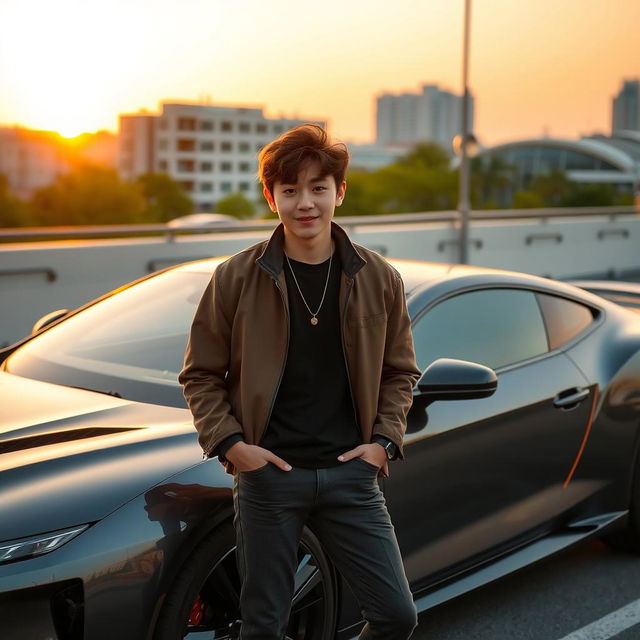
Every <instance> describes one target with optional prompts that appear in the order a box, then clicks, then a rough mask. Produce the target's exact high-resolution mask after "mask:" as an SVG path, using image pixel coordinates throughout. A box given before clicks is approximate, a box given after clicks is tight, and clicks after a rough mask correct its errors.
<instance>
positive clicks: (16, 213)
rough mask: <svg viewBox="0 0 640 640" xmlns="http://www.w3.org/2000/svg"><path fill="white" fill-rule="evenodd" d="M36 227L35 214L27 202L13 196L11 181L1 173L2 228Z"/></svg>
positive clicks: (0, 222) (0, 205) (0, 218)
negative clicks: (10, 190) (10, 188)
mask: <svg viewBox="0 0 640 640" xmlns="http://www.w3.org/2000/svg"><path fill="white" fill-rule="evenodd" d="M33 225H34V219H33V214H32V212H31V209H30V208H29V205H28V204H27V203H26V202H23V201H22V200H20V199H18V198H16V197H15V196H12V195H11V193H10V192H9V181H8V180H7V178H6V176H4V175H3V174H1V173H0V227H28V226H33Z"/></svg>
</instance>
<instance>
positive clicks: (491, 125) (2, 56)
mask: <svg viewBox="0 0 640 640" xmlns="http://www.w3.org/2000/svg"><path fill="white" fill-rule="evenodd" d="M463 6H464V1H463V0H394V1H390V0H387V1H384V2H380V1H376V0H324V1H320V2H317V1H316V2H304V1H302V0H298V1H297V2H291V1H286V0H269V1H259V0H234V1H223V0H171V1H169V0H108V1H107V0H81V1H80V0H55V1H51V0H39V1H34V0H0V24H1V25H2V36H1V37H0V124H1V125H5V126H6V125H13V124H21V125H24V126H27V127H30V128H37V129H47V130H55V131H59V132H60V133H62V134H65V135H75V134H78V133H80V132H83V131H95V130H98V129H110V130H113V131H115V130H116V129H117V117H118V114H119V113H131V112H136V111H138V110H140V109H141V108H146V109H148V110H150V111H153V112H155V111H157V109H158V105H159V103H160V102H161V101H163V100H174V101H178V100H185V101H198V100H199V99H201V98H202V97H203V96H205V95H208V96H210V97H211V99H212V101H213V102H214V103H216V104H218V103H222V104H234V105H235V104H242V105H261V106H264V108H265V112H266V114H267V115H269V116H276V115H279V114H284V115H287V116H300V117H303V118H304V117H307V118H325V119H328V120H329V122H330V125H331V128H332V131H333V133H334V134H335V135H337V136H339V137H340V138H342V139H344V140H355V141H361V142H365V141H370V140H372V139H373V137H374V133H375V128H374V124H375V122H374V118H375V96H376V95H377V94H379V93H381V92H384V91H389V92H401V91H417V90H418V89H419V87H420V85H421V84H426V83H435V84H439V85H440V86H441V87H443V88H446V89H449V90H453V91H455V92H460V90H461V57H462V53H461V52H462V13H463ZM638 77H640V0H474V1H473V5H472V37H471V67H470V84H471V87H472V90H473V92H474V94H475V98H476V121H475V129H476V134H477V136H478V137H479V139H480V140H481V141H482V142H483V143H485V144H492V143H496V142H501V141H505V140H510V139H514V138H521V137H527V136H539V135H543V134H544V133H546V134H547V135H551V136H566V137H576V136H579V135H580V134H585V133H591V132H593V131H600V132H609V128H610V118H611V116H610V111H611V98H612V96H613V95H614V94H615V93H617V91H618V90H619V88H620V86H621V84H622V80H623V79H625V78H627V79H629V78H638Z"/></svg>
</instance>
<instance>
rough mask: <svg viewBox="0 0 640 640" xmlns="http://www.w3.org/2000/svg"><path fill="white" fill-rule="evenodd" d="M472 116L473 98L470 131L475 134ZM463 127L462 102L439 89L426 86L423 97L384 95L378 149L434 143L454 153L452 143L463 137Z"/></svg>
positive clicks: (379, 109) (471, 111) (378, 121)
mask: <svg viewBox="0 0 640 640" xmlns="http://www.w3.org/2000/svg"><path fill="white" fill-rule="evenodd" d="M473 116H474V101H473V96H470V99H469V113H468V117H467V126H468V130H469V131H473ZM461 125H462V98H461V97H460V96H457V95H455V94H453V93H451V92H449V91H442V90H440V89H439V88H438V86H437V85H423V87H422V92H421V93H402V94H400V95H393V94H391V93H384V94H382V95H381V96H378V99H377V113H376V143H377V144H378V145H389V144H395V145H398V144H403V145H413V144H416V143H418V142H435V143H437V144H439V145H440V146H441V147H442V148H443V149H445V150H446V151H448V152H451V142H452V140H453V138H454V137H455V136H456V135H458V134H460V133H461V130H462V126H461Z"/></svg>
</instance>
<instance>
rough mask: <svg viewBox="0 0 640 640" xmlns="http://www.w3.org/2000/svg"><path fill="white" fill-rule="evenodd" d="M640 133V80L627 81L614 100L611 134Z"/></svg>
mask: <svg viewBox="0 0 640 640" xmlns="http://www.w3.org/2000/svg"><path fill="white" fill-rule="evenodd" d="M617 131H640V80H625V81H624V83H623V85H622V89H620V91H619V93H618V95H617V96H616V97H615V98H614V99H613V112H612V117H611V132H612V133H616V132H617Z"/></svg>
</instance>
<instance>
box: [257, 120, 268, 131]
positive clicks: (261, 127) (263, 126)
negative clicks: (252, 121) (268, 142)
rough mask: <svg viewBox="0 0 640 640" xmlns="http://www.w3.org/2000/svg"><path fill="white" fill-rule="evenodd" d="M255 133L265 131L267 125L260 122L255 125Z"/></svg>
mask: <svg viewBox="0 0 640 640" xmlns="http://www.w3.org/2000/svg"><path fill="white" fill-rule="evenodd" d="M256 133H267V125H266V124H264V123H263V122H260V123H258V124H257V125H256Z"/></svg>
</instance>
